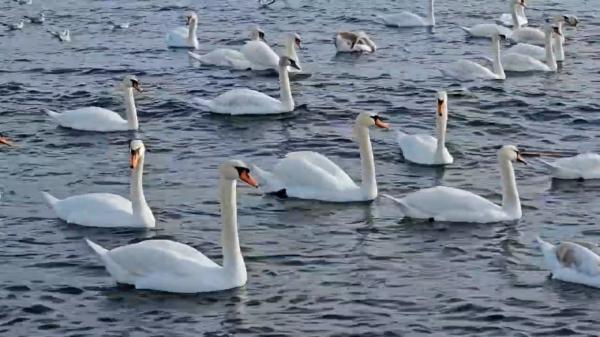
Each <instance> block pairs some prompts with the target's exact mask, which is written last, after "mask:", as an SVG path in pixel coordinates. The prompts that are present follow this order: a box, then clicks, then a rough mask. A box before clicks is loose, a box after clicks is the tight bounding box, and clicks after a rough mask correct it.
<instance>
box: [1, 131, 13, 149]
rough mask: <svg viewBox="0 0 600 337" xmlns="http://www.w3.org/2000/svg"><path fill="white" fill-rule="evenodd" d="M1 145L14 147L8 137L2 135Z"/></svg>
mask: <svg viewBox="0 0 600 337" xmlns="http://www.w3.org/2000/svg"><path fill="white" fill-rule="evenodd" d="M0 144H2V145H7V146H14V145H13V142H12V141H11V140H10V139H8V137H6V136H5V135H3V134H1V133H0Z"/></svg>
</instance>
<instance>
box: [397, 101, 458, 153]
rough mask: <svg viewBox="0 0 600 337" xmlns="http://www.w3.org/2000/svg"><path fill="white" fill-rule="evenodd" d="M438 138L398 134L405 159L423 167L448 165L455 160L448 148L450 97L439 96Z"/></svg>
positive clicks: (437, 112)
mask: <svg viewBox="0 0 600 337" xmlns="http://www.w3.org/2000/svg"><path fill="white" fill-rule="evenodd" d="M435 115H436V137H433V136H430V135H423V134H415V135H409V134H406V133H404V132H400V131H399V132H398V137H397V139H398V145H400V148H401V149H402V155H403V156H404V159H406V160H408V161H410V162H413V163H416V164H422V165H447V164H452V163H453V162H454V158H452V155H451V154H450V153H449V152H448V149H447V148H446V125H447V123H448V95H447V94H446V92H445V91H440V92H438V94H437V111H436V114H435Z"/></svg>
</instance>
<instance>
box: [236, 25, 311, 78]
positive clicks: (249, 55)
mask: <svg viewBox="0 0 600 337" xmlns="http://www.w3.org/2000/svg"><path fill="white" fill-rule="evenodd" d="M301 41H302V40H301V39H300V36H299V35H298V34H295V33H291V34H288V35H287V36H286V37H285V40H284V45H285V52H284V54H283V55H285V56H287V57H289V58H290V59H292V60H294V62H295V63H296V65H297V68H296V69H297V70H298V71H299V70H301V69H302V68H301V67H300V60H299V59H298V55H297V54H296V47H298V48H300V44H301ZM241 52H242V54H244V57H245V58H246V59H247V60H248V61H249V62H250V63H251V67H252V70H268V69H272V70H276V71H279V55H277V53H275V51H273V49H271V47H269V45H268V44H267V43H266V42H265V41H263V40H260V39H259V40H251V41H248V42H246V44H245V45H244V46H243V47H242V50H241ZM287 70H288V72H295V71H293V70H292V69H291V67H288V68H287Z"/></svg>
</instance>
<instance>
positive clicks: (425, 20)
mask: <svg viewBox="0 0 600 337" xmlns="http://www.w3.org/2000/svg"><path fill="white" fill-rule="evenodd" d="M433 2H434V0H429V11H428V12H427V17H422V16H419V15H417V14H414V13H411V12H401V13H397V14H386V15H378V16H377V17H378V18H380V19H381V20H383V22H384V23H385V24H386V25H387V26H393V27H428V26H435V16H434V14H433V12H434V9H433Z"/></svg>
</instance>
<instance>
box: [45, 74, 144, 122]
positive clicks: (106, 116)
mask: <svg viewBox="0 0 600 337" xmlns="http://www.w3.org/2000/svg"><path fill="white" fill-rule="evenodd" d="M122 87H123V91H124V95H125V109H126V111H127V120H125V119H123V118H122V117H121V116H119V114H118V113H116V112H114V111H111V110H108V109H104V108H99V107H94V106H91V107H85V108H80V109H75V110H68V111H65V112H62V113H57V112H54V111H51V110H48V109H45V110H44V111H46V113H47V114H48V115H49V116H50V117H52V118H54V119H55V120H56V121H57V122H58V124H60V126H62V127H65V128H71V129H76V130H84V131H124V130H137V129H138V119H137V110H136V108H135V102H134V99H133V89H135V90H137V91H138V92H141V91H142V88H141V87H140V82H139V81H138V79H137V78H136V77H135V76H133V75H128V76H125V79H124V80H123V83H122Z"/></svg>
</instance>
